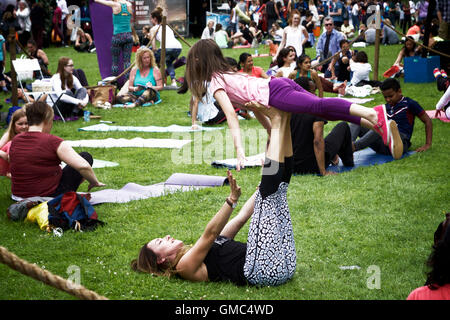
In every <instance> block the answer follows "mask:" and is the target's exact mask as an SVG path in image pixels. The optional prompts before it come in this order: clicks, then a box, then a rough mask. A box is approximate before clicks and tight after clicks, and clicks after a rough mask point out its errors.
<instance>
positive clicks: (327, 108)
mask: <svg viewBox="0 0 450 320" xmlns="http://www.w3.org/2000/svg"><path fill="white" fill-rule="evenodd" d="M186 81H187V84H188V86H189V89H190V91H191V93H192V95H193V96H195V97H196V98H197V99H199V100H200V99H201V98H202V96H203V95H204V94H205V92H206V90H209V92H210V94H212V95H213V96H214V98H215V99H216V100H217V102H218V103H219V104H220V106H221V107H222V110H223V111H224V113H225V116H226V118H227V122H228V127H229V128H230V131H231V135H232V138H233V142H234V146H235V148H236V154H237V170H240V168H243V166H244V162H245V153H244V150H243V148H242V143H241V133H240V130H239V121H238V118H237V116H236V113H235V111H234V108H233V105H234V106H239V107H241V108H247V109H251V110H252V111H253V112H254V113H255V116H256V118H257V119H258V120H259V121H260V122H261V124H262V125H263V126H264V127H265V128H266V129H268V130H269V132H270V123H269V121H268V119H267V117H266V116H264V113H263V112H261V110H262V109H261V108H272V107H273V108H277V109H279V110H282V111H286V112H290V113H310V114H314V115H317V116H320V117H322V118H325V119H327V120H330V121H337V120H344V121H348V122H351V123H355V124H358V125H361V126H363V127H366V128H369V129H373V130H374V131H376V132H377V133H378V134H380V135H381V137H382V138H383V142H384V144H385V145H386V146H389V148H390V149H391V153H392V154H394V150H395V148H396V146H395V143H394V142H395V141H398V139H399V132H398V128H397V124H396V123H395V122H394V121H389V122H388V120H387V114H386V109H385V106H384V105H379V106H376V107H374V108H366V107H364V106H361V105H358V104H355V103H351V102H349V101H347V100H344V99H339V98H319V97H317V96H315V95H313V94H311V93H309V92H308V91H306V90H304V89H303V88H302V87H300V86H299V85H298V84H296V83H295V82H294V81H293V80H291V79H287V78H274V77H272V78H270V79H263V78H255V77H252V76H249V75H248V74H244V73H239V72H234V71H232V70H231V67H230V65H229V64H228V63H227V61H226V59H225V58H224V56H223V54H222V51H221V49H220V48H219V47H218V46H217V44H216V43H215V42H214V41H213V40H210V39H205V40H200V41H198V42H197V43H195V45H193V46H192V47H191V49H190V50H189V53H188V56H187V63H186ZM208 83H209V85H208ZM397 136H398V137H397Z"/></svg>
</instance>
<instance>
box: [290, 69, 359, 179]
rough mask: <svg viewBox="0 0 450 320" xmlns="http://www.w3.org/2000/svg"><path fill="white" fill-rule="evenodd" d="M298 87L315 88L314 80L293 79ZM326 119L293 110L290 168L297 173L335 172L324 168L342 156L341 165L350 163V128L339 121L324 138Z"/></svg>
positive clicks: (321, 173) (304, 78)
mask: <svg viewBox="0 0 450 320" xmlns="http://www.w3.org/2000/svg"><path fill="white" fill-rule="evenodd" d="M295 82H297V83H298V84H299V85H300V86H301V87H303V88H304V89H305V90H308V91H310V92H314V90H315V86H314V82H312V81H311V80H310V79H308V78H306V77H301V78H298V79H296V80H295ZM326 123H327V121H326V120H325V119H323V118H320V117H317V116H314V115H310V114H307V113H293V114H292V116H291V136H292V147H293V151H294V161H293V162H294V164H293V172H294V173H299V174H320V175H322V176H326V175H330V174H335V173H334V172H332V171H327V170H326V169H327V167H328V166H329V165H330V164H337V163H338V161H339V158H338V157H340V158H341V160H342V162H343V164H344V166H348V167H353V166H354V163H353V151H352V141H351V134H350V128H349V126H348V124H347V123H346V122H340V123H338V124H337V125H336V126H335V127H334V128H333V129H332V130H331V132H330V133H329V134H328V135H327V136H326V138H325V139H324V137H323V128H324V125H325V124H326Z"/></svg>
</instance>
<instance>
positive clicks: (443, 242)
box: [425, 213, 450, 290]
mask: <svg viewBox="0 0 450 320" xmlns="http://www.w3.org/2000/svg"><path fill="white" fill-rule="evenodd" d="M427 266H428V267H429V268H430V270H429V272H427V280H426V282H425V285H426V286H428V287H429V288H430V289H431V290H436V289H438V287H439V286H443V285H445V284H448V283H450V213H446V221H443V222H441V223H440V224H439V226H438V228H437V229H436V232H435V233H434V245H433V251H432V252H431V254H430V256H429V257H428V260H427Z"/></svg>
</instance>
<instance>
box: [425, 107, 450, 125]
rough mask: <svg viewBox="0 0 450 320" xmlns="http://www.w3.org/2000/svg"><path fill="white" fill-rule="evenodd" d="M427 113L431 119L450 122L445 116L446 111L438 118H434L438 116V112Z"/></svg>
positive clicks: (429, 111) (428, 111) (430, 111)
mask: <svg viewBox="0 0 450 320" xmlns="http://www.w3.org/2000/svg"><path fill="white" fill-rule="evenodd" d="M426 112H427V114H428V116H429V117H430V118H431V119H439V120H441V121H442V122H450V119H448V118H447V116H446V115H445V111H444V112H441V115H440V116H439V117H437V118H436V117H435V116H434V115H435V114H436V110H426Z"/></svg>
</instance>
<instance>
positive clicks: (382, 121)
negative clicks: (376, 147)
mask: <svg viewBox="0 0 450 320" xmlns="http://www.w3.org/2000/svg"><path fill="white" fill-rule="evenodd" d="M373 109H374V110H375V111H376V113H377V117H378V121H377V124H376V125H374V126H373V129H374V130H375V132H377V133H378V134H379V135H380V136H381V138H383V143H384V144H385V145H386V146H388V145H389V139H390V136H391V133H390V130H389V125H388V120H387V113H386V107H385V106H384V104H382V105H379V106H376V107H374V108H373Z"/></svg>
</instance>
